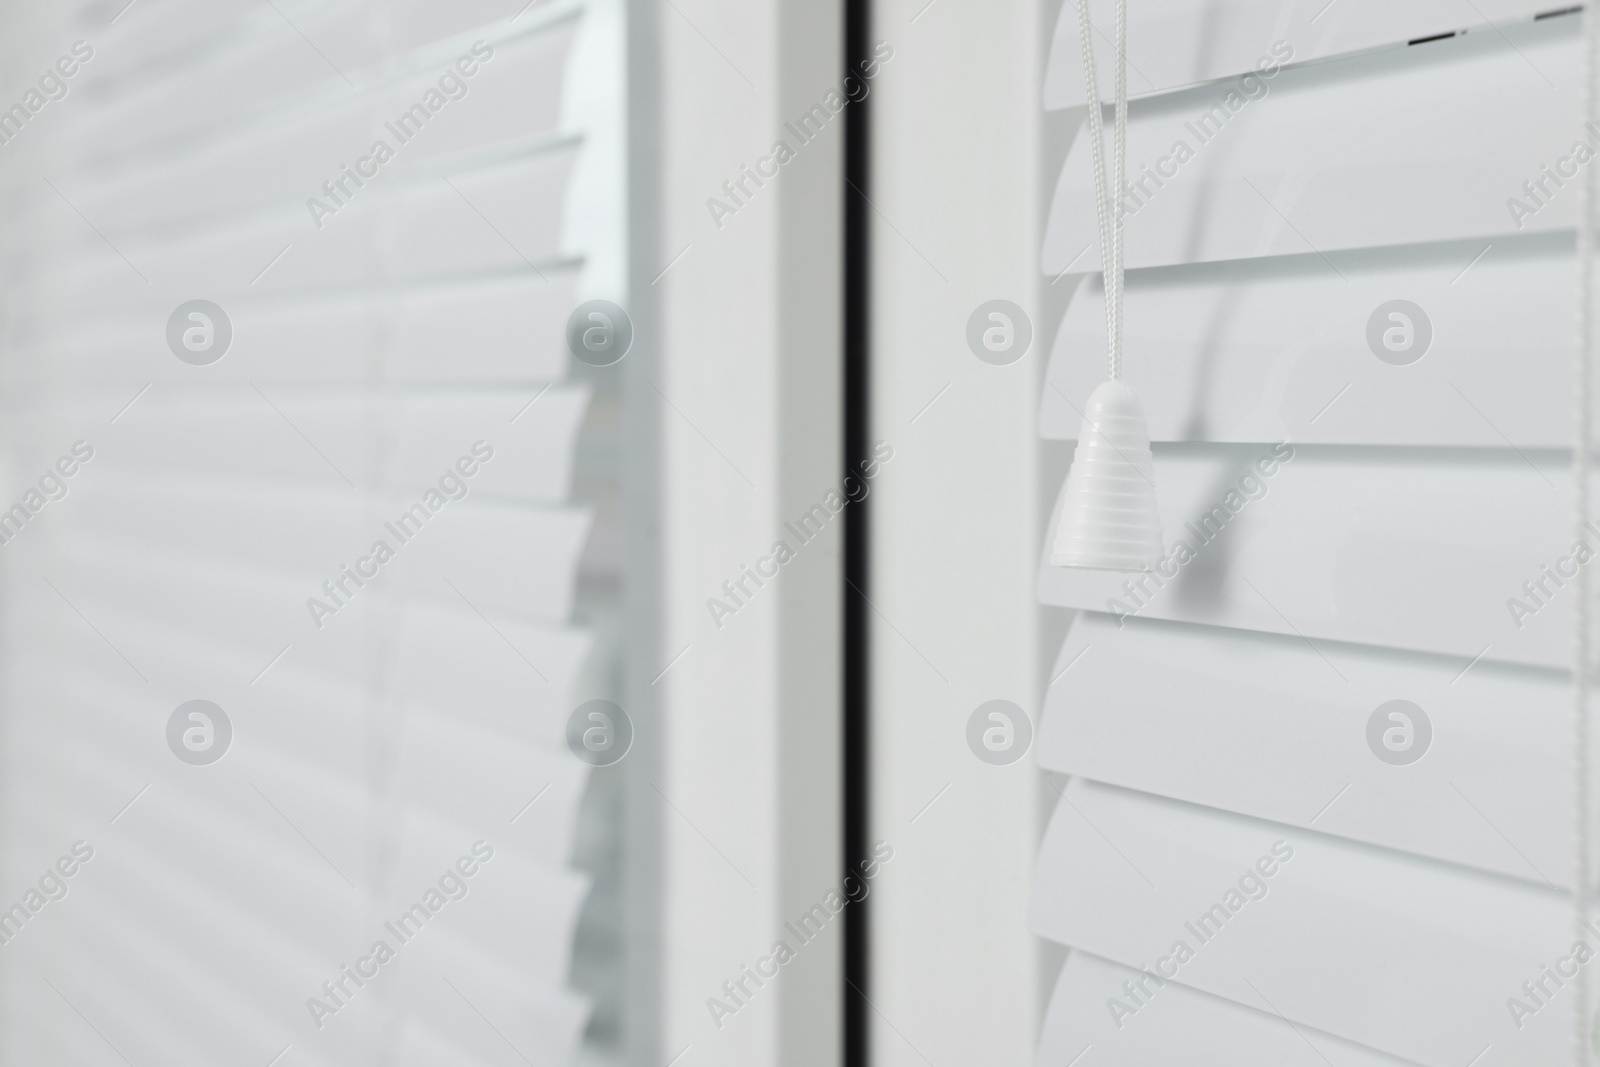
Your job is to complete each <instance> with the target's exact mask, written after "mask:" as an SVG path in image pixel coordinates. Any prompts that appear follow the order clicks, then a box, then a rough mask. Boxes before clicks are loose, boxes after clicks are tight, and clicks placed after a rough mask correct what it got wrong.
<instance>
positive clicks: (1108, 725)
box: [1034, 2, 1600, 1067]
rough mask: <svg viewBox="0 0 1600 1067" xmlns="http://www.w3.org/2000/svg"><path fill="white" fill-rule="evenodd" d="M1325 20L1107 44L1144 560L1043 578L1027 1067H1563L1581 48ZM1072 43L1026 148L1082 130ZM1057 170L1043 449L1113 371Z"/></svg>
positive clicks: (1568, 39) (1240, 22)
mask: <svg viewBox="0 0 1600 1067" xmlns="http://www.w3.org/2000/svg"><path fill="white" fill-rule="evenodd" d="M1107 6H1108V7H1109V5H1107ZM1324 7H1325V6H1324V5H1322V4H1296V3H1290V2H1281V3H1267V2H1262V3H1255V4H1251V3H1223V4H1204V5H1202V4H1198V3H1179V2H1173V3H1168V4H1159V5H1151V6H1149V7H1147V8H1146V9H1145V10H1144V11H1143V12H1140V13H1139V14H1138V16H1137V18H1136V20H1135V22H1134V24H1133V26H1132V27H1131V29H1130V42H1131V44H1130V73H1129V77H1130V84H1133V85H1135V86H1136V87H1137V88H1138V90H1139V91H1140V92H1141V93H1143V94H1144V96H1143V98H1142V99H1139V100H1137V101H1136V102H1135V103H1134V104H1133V106H1132V107H1131V108H1130V115H1129V140H1128V160H1129V173H1130V177H1131V179H1132V186H1131V187H1130V189H1129V190H1127V195H1128V200H1127V204H1128V210H1129V211H1130V217H1129V220H1128V235H1127V236H1128V263H1129V266H1130V268H1131V269H1130V273H1129V276H1128V288H1127V292H1128V296H1127V307H1128V312H1127V326H1126V329H1127V349H1128V357H1127V364H1126V365H1127V378H1128V380H1129V381H1130V382H1131V383H1132V384H1133V385H1134V387H1135V388H1136V389H1137V390H1138V392H1139V394H1140V396H1141V398H1142V399H1143V400H1144V402H1145V405H1146V409H1147V411H1148V414H1149V418H1150V425H1151V432H1152V438H1153V440H1154V441H1155V442H1156V446H1155V472H1156V482H1157V490H1158V494H1159V499H1160V506H1161V514H1162V519H1163V524H1164V539H1165V544H1166V546H1167V548H1168V550H1169V551H1171V552H1173V553H1174V555H1173V556H1172V557H1171V558H1172V563H1171V564H1170V565H1169V566H1168V568H1167V569H1166V571H1165V572H1163V573H1158V575H1157V576H1155V577H1145V576H1128V575H1114V576H1113V575H1110V574H1101V573H1094V572H1086V571H1070V570H1063V569H1054V568H1051V567H1049V566H1048V565H1047V563H1042V564H1041V567H1040V575H1039V590H1040V595H1041V598H1042V599H1043V601H1044V602H1045V603H1047V604H1052V605H1058V606H1061V607H1066V608H1071V609H1075V610H1076V611H1077V612H1078V614H1077V615H1076V617H1075V619H1074V621H1073V624H1072V629H1071V631H1070V633H1069V634H1068V637H1067V639H1066V641H1065V644H1064V646H1063V648H1062V650H1061V653H1060V657H1059V659H1058V661H1057V663H1056V665H1055V668H1054V669H1053V671H1052V674H1051V677H1052V679H1053V682H1052V685H1051V687H1050V691H1049V695H1048V697H1047V701H1046V708H1045V711H1044V718H1043V722H1042V724H1041V728H1040V733H1039V742H1038V745H1039V747H1038V755H1039V759H1040V762H1041V764H1042V765H1043V766H1045V767H1046V768H1048V769H1050V770H1052V771H1056V772H1058V773H1060V774H1063V775H1069V776H1071V777H1070V779H1069V780H1065V784H1064V785H1063V787H1062V795H1061V797H1060V802H1059V805H1058V806H1057V809H1056V812H1055V815H1054V818H1053V820H1052V822H1051V826H1050V828H1049V830H1048V831H1047V833H1046V836H1045V839H1044V843H1043V845H1042V848H1041V854H1040V858H1039V871H1038V876H1037V881H1036V885H1035V898H1034V926H1035V929H1036V931H1037V932H1039V933H1040V934H1041V935H1043V936H1045V937H1047V938H1050V939H1052V940H1054V941H1057V942H1060V943H1062V944H1064V945H1067V946H1069V947H1070V949H1071V952H1070V954H1069V956H1068V959H1067V963H1066V965H1065V967H1064V969H1063V971H1062V973H1061V976H1060V978H1059V980H1058V983H1057V986H1056V988H1055V992H1054V994H1053V996H1052V1000H1051V1004H1050V1008H1049V1010H1048V1013H1047V1020H1046V1024H1045V1027H1044V1032H1043V1036H1042V1046H1041V1049H1040V1054H1039V1062H1040V1063H1041V1064H1060V1063H1081V1064H1083V1065H1084V1067H1092V1065H1096V1064H1119V1065H1120V1064H1127V1065H1133V1064H1149V1063H1178V1062H1182V1063H1186V1064H1208V1065H1209V1064H1216V1065H1222V1064H1227V1065H1230V1067H1237V1065H1240V1064H1252V1065H1254V1064H1260V1065H1262V1067H1267V1065H1277V1064H1282V1063H1289V1062H1299V1059H1304V1060H1306V1062H1324V1061H1325V1062H1327V1063H1331V1064H1336V1065H1338V1067H1346V1065H1351V1067H1354V1065H1363V1067H1370V1065H1380V1064H1381V1065H1391V1064H1400V1063H1416V1064H1426V1065H1430V1067H1432V1065H1438V1067H1446V1065H1458V1067H1459V1065H1462V1064H1467V1063H1473V1064H1476V1065H1482V1067H1487V1065H1490V1064H1526V1063H1555V1062H1562V1061H1563V1058H1564V1057H1565V1056H1566V1054H1567V1049H1568V1042H1569V1036H1568V1035H1569V1030H1570V1026H1569V1018H1570V1015H1569V1013H1570V1010H1571V1006H1570V1003H1569V1000H1568V998H1567V995H1566V994H1565V993H1563V992H1562V991H1561V989H1560V988H1559V987H1558V985H1557V983H1556V982H1554V981H1553V980H1551V979H1549V978H1546V977H1544V975H1545V974H1546V971H1545V968H1546V967H1550V968H1555V967H1557V966H1558V963H1559V961H1560V960H1561V959H1562V958H1563V957H1566V956H1568V955H1570V953H1571V932H1570V919H1569V909H1570V901H1569V897H1568V894H1569V891H1570V888H1571V857H1570V848H1571V845H1570V835H1571V816H1570V808H1571V799H1572V798H1571V796H1570V788H1571V784H1570V780H1569V779H1570V775H1569V774H1568V772H1567V768H1568V767H1569V766H1570V759H1571V754H1570V751H1569V747H1570V737H1569V721H1568V717H1569V708H1570V694H1569V683H1568V675H1567V672H1566V670H1565V665H1566V663H1567V661H1568V657H1569V655H1570V642H1571V632H1570V628H1569V624H1570V615H1571V604H1570V601H1569V600H1568V599H1567V596H1566V594H1565V592H1564V590H1563V586H1564V584H1565V580H1564V579H1563V578H1562V577H1561V576H1562V575H1566V576H1568V577H1570V575H1571V573H1573V572H1572V571H1571V569H1570V568H1571V567H1572V566H1573V565H1574V552H1573V545H1572V536H1571V531H1570V518H1569V514H1570V485H1569V483H1570V474H1569V470H1570V468H1569V453H1568V451H1567V446H1568V441H1569V440H1570V435H1571V431H1570V425H1571V416H1570V406H1571V404H1570V361H1571V347H1570V346H1571V343H1572V340H1571V338H1572V326H1571V323H1572V312H1571V301H1572V292H1573V269H1572V245H1573V242H1572V235H1571V226H1572V221H1573V200H1574V190H1573V189H1571V188H1570V185H1571V179H1572V177H1573V176H1574V175H1575V174H1576V167H1577V166H1578V165H1579V163H1578V159H1579V156H1580V155H1581V156H1583V157H1585V158H1586V157H1587V151H1585V152H1584V153H1576V152H1575V151H1574V142H1575V141H1576V139H1577V137H1578V131H1577V122H1576V119H1575V117H1574V116H1575V114H1576V103H1575V101H1576V99H1577V86H1576V80H1577V55H1578V52H1577V48H1578V29H1579V27H1578V22H1579V20H1578V19H1577V18H1576V17H1573V16H1572V15H1570V14H1564V15H1559V16H1556V17H1538V18H1536V17H1535V16H1539V15H1541V14H1544V13H1545V12H1544V11H1543V10H1542V5H1532V4H1528V5H1524V4H1512V3H1506V4H1497V5H1484V4H1479V5H1477V13H1476V14H1474V13H1472V12H1471V11H1465V12H1464V11H1462V10H1457V5H1455V4H1452V3H1435V4H1429V3H1421V4H1407V5H1378V4H1359V3H1357V4H1339V5H1333V6H1332V7H1330V8H1326V9H1325V10H1324V11H1323V12H1322V13H1321V14H1319V11H1318V9H1319V8H1324ZM1460 7H1461V8H1463V9H1465V8H1469V7H1470V5H1460ZM1135 11H1136V12H1137V11H1138V7H1137V5H1135ZM1095 16H1096V19H1097V21H1101V20H1100V14H1099V10H1098V7H1096V8H1095ZM1314 16H1315V17H1314ZM1075 19H1076V12H1075V9H1073V8H1071V7H1070V6H1068V7H1067V8H1066V9H1065V10H1064V17H1063V20H1062V23H1061V29H1060V30H1059V31H1058V35H1057V41H1056V47H1055V49H1054V54H1053V59H1052V70H1051V73H1050V75H1049V77H1048V79H1047V87H1046V104H1047V106H1052V107H1064V106H1069V105H1073V104H1077V105H1078V106H1080V107H1081V99H1082V89H1081V78H1082V74H1081V68H1079V67H1078V66H1077V58H1076V56H1077V50H1078V44H1077V41H1076V37H1075ZM1141 20H1142V21H1141ZM1486 20H1490V21H1492V23H1493V24H1492V25H1490V24H1488V23H1486ZM1103 29H1104V32H1105V33H1106V34H1107V35H1108V36H1107V42H1108V41H1109V34H1110V32H1111V21H1110V19H1109V17H1107V18H1105V19H1104V20H1103ZM1462 31H1465V32H1462ZM1430 38H1431V39H1430ZM1107 42H1102V48H1103V52H1102V54H1107V53H1108V52H1109V44H1108V43H1107ZM1407 42H1412V43H1410V44H1408V43H1407ZM1312 61H1315V62H1312ZM1110 66H1111V64H1110V63H1109V62H1105V63H1102V67H1105V68H1109V67H1110ZM1135 70H1138V71H1139V73H1138V74H1135ZM1141 79H1142V81H1141ZM1197 82H1199V83H1202V84H1198V85H1196V84H1195V83H1197ZM1074 84H1076V85H1077V86H1078V89H1077V92H1076V94H1074V93H1073V91H1072V86H1073V85H1074ZM1596 140H1600V137H1595V138H1593V139H1591V141H1590V143H1591V144H1593V143H1594V141H1596ZM1180 146H1181V147H1180ZM1088 149H1089V146H1088V145H1087V144H1086V143H1085V141H1084V135H1083V134H1081V133H1080V135H1079V137H1078V138H1077V140H1076V142H1075V143H1074V144H1073V145H1072V148H1071V151H1070V153H1069V156H1068V158H1067V160H1066V162H1065V165H1064V168H1063V170H1062V173H1061V176H1060V181H1059V183H1058V186H1057V189H1056V194H1055V198H1054V201H1053V204H1052V208H1051V217H1050V221H1049V224H1048V228H1047V232H1046V235H1045V240H1044V246H1043V255H1042V266H1043V268H1044V270H1045V272H1046V275H1047V284H1055V285H1060V286H1072V287H1074V288H1075V291H1074V293H1073V296H1072V299H1071V302H1070V305H1069V306H1068V308H1067V311H1066V313H1065V316H1064V319H1063V322H1062V324H1061V328H1060V331H1059V333H1058V334H1057V337H1056V340H1055V343H1054V346H1053V350H1052V353H1051V359H1050V365H1049V369H1048V371H1047V378H1046V385H1045V389H1044V395H1043V397H1042V401H1041V415H1040V423H1041V432H1042V433H1043V434H1044V436H1046V437H1047V438H1059V439H1072V438H1074V437H1075V436H1076V434H1077V433H1078V430H1079V426H1080V424H1081V421H1082V411H1083V408H1084V404H1085V402H1086V400H1087V397H1088V395H1089V393H1090V392H1091V391H1092V389H1093V388H1094V387H1095V385H1097V384H1098V382H1099V380H1100V375H1101V368H1102V367H1103V365H1104V362H1103V361H1104V344H1105V341H1104V332H1103V331H1104V325H1103V324H1104V316H1103V304H1102V298H1101V285H1100V280H1099V278H1098V276H1087V277H1085V276H1082V272H1084V271H1092V270H1097V269H1098V250H1097V248H1096V247H1095V241H1094V234H1095V223H1094V207H1093V197H1092V195H1090V191H1091V186H1090V182H1091V173H1090V171H1089V163H1088V156H1089V151H1088ZM1397 302H1403V303H1397ZM1396 309H1398V310H1400V311H1401V312H1402V315H1403V317H1402V318H1390V317H1389V314H1390V313H1391V312H1393V311H1395V310H1396ZM1396 329H1398V330H1399V331H1400V332H1399V333H1388V331H1391V330H1396ZM1057 508H1058V510H1059V502H1058V504H1057ZM1053 522H1054V520H1052V526H1053ZM1051 540H1053V530H1052V532H1051V534H1050V535H1048V536H1047V539H1046V544H1049V543H1050V541H1051ZM1180 544H1182V545H1183V546H1184V547H1183V549H1181V550H1179V549H1178V548H1177V546H1179V545H1180ZM1590 545H1591V547H1600V532H1597V533H1595V534H1594V536H1593V538H1592V540H1591V542H1590ZM1393 701H1403V702H1406V703H1405V704H1403V705H1391V704H1390V702H1393ZM1386 706H1387V707H1390V708H1391V710H1393V709H1394V708H1395V707H1399V708H1400V710H1402V711H1403V712H1404V713H1405V715H1406V716H1407V719H1406V720H1395V719H1391V718H1388V717H1386V715H1385V714H1384V712H1383V709H1384V708H1385V707H1386ZM1416 709H1420V715H1419V714H1418V712H1417V710H1416ZM1402 721H1405V722H1409V723H1410V729H1411V731H1412V732H1411V733H1410V734H1409V735H1408V736H1398V737H1397V738H1394V739H1392V740H1393V744H1392V745H1386V744H1385V741H1384V737H1383V734H1384V731H1385V730H1386V729H1390V728H1393V727H1394V726H1395V725H1396V724H1397V723H1400V722H1402ZM1408 743H1409V745H1410V746H1411V747H1410V748H1408V747H1406V746H1407V744H1408ZM1414 753H1421V756H1420V758H1418V759H1415V760H1414V761H1412V762H1405V761H1406V760H1408V759H1410V757H1411V755H1412V754H1414ZM1386 756H1387V757H1388V758H1385V757H1386ZM1180 943H1181V944H1182V945H1183V948H1182V950H1181V951H1180V950H1179V948H1178V946H1179V944H1180ZM1141 969H1144V970H1146V971H1148V972H1149V974H1154V975H1155V976H1156V977H1154V978H1152V977H1150V976H1149V974H1145V973H1141ZM1525 982H1528V983H1532V985H1531V988H1532V992H1529V988H1530V987H1529V986H1525V985H1524V983H1525ZM1540 982H1542V983H1543V985H1544V987H1545V988H1544V989H1543V990H1541V989H1540V987H1539V985H1538V984H1537V983H1540ZM1308 1045H1309V1046H1310V1047H1309V1048H1308V1047H1307V1046H1308ZM1076 1057H1081V1058H1076Z"/></svg>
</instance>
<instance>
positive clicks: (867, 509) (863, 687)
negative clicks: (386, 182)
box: [841, 0, 872, 1067]
mask: <svg viewBox="0 0 1600 1067" xmlns="http://www.w3.org/2000/svg"><path fill="white" fill-rule="evenodd" d="M871 58H872V3H871V0H844V62H845V72H846V73H847V74H857V75H859V74H860V72H861V71H863V70H865V69H867V68H866V64H867V62H868V61H869V60H870V59H871ZM871 109H872V98H871V94H868V95H867V96H865V97H863V98H862V99H861V100H859V101H858V102H856V103H853V104H851V105H850V107H849V108H848V109H847V110H846V112H845V140H844V178H845V186H844V189H843V200H844V212H843V215H844V242H843V245H844V263H843V265H842V267H843V270H842V276H843V282H844V316H843V318H844V345H843V349H844V374H843V378H844V405H843V406H844V464H845V473H846V474H847V475H848V474H852V473H856V472H859V471H861V470H862V469H863V468H862V466H861V464H862V463H863V461H865V460H866V459H867V458H868V452H869V449H870V448H871V444H872V442H871V437H870V434H871V422H872V420H871V399H872V395H871V384H872V378H871V364H870V355H871V349H870V338H869V330H870V327H871V317H870V310H871V309H870V305H869V299H870V295H871V288H870V284H869V283H870V277H869V269H870V267H871V259H870V255H869V253H870V251H871V250H870V247H869V245H868V223H869V221H870V220H869V218H868V204H867V200H866V197H867V196H868V195H870V193H869V190H870V188H871V185H870V177H871V167H870V162H871V159H870V154H871V148H872V134H871V123H872V110H871ZM871 514H872V504H871V498H870V497H863V498H862V499H861V500H860V501H858V502H857V503H856V504H855V505H854V506H853V507H851V508H849V509H848V510H847V512H846V515H845V526H844V578H845V587H844V589H843V590H841V594H842V595H841V602H842V603H843V605H844V619H843V625H842V627H841V630H842V634H843V640H844V649H843V657H842V659H843V666H844V677H843V687H844V693H843V701H842V704H843V708H844V723H843V727H844V728H843V730H842V734H843V739H844V740H843V746H844V751H843V753H842V754H841V762H842V763H843V780H844V797H843V805H842V807H843V810H844V827H843V833H842V837H843V839H844V856H843V860H844V867H845V870H847V871H860V870H861V866H860V865H861V864H862V863H863V862H864V861H865V860H866V859H867V858H868V852H869V850H870V848H871V841H870V838H869V835H870V834H871V822H872V820H871V788H870V787H871V780H870V771H871V762H870V756H871V747H870V746H871V731H870V729H869V727H870V719H869V716H868V668H869V663H870V661H869V655H870V650H869V648H868V645H867V623H868V617H867V602H866V599H865V598H866V597H867V596H869V595H870V592H869V590H870V589H871V586H872V583H871V574H870V571H871V567H870V564H871V559H870V556H869V552H868V545H869V541H868V529H869V525H868V523H869V520H870V518H871ZM871 909H872V904H871V898H870V897H863V898H862V899H861V900H860V901H859V902H857V903H856V904H853V905H851V906H850V907H849V908H847V909H845V926H844V979H845V981H844V985H843V986H842V987H841V992H842V995H843V997H844V1025H843V1037H844V1048H843V1061H844V1067H866V1065H867V1061H868V1052H869V1042H868V1038H869V1027H868V1021H869V1016H868V1011H869V1010H870V1008H869V1005H868V1003H867V997H868V996H870V993H869V989H870V984H869V983H870V977H871V966H870V964H871V959H870V955H869V953H870V937H869V931H870V929H871V926H870V923H871V918H872V910H871Z"/></svg>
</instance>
